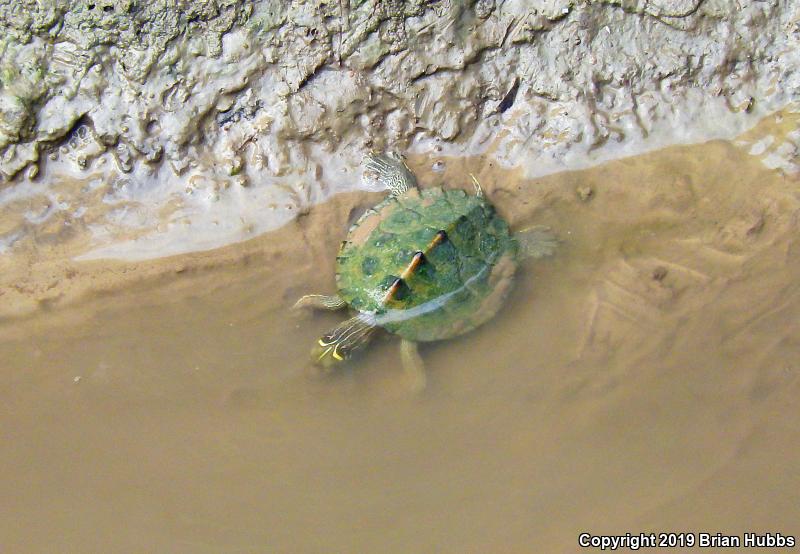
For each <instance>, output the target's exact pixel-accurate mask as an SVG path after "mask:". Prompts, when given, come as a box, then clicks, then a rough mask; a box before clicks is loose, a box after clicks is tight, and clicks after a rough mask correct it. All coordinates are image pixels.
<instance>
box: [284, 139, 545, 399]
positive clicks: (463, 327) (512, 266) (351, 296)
mask: <svg viewBox="0 0 800 554" xmlns="http://www.w3.org/2000/svg"><path fill="white" fill-rule="evenodd" d="M364 165H365V169H366V170H368V171H370V172H372V173H374V174H375V176H376V178H377V181H378V183H379V184H380V185H382V186H383V187H384V188H386V189H388V190H389V191H390V193H389V195H388V196H387V197H386V198H385V199H384V200H383V201H381V202H380V203H378V204H377V205H376V206H374V207H373V208H371V209H369V210H367V211H366V212H365V213H364V214H363V215H362V216H361V217H360V218H359V219H358V220H357V221H356V222H355V223H354V224H353V225H352V226H351V227H350V230H349V231H348V234H347V238H346V239H345V240H344V241H342V243H341V246H340V248H339V253H338V255H337V257H336V285H337V289H338V292H337V294H335V295H323V294H308V295H305V296H303V297H301V298H300V299H299V300H298V301H297V303H296V304H295V307H296V308H314V309H323V310H342V309H345V308H349V309H350V310H352V311H353V312H354V315H353V316H352V317H351V318H349V319H347V320H346V321H344V322H343V323H341V324H340V325H338V326H337V327H336V328H334V329H333V330H332V331H330V332H328V333H326V334H325V335H323V336H322V337H321V338H320V339H319V340H318V341H317V343H316V344H315V345H314V347H313V349H312V352H311V357H312V361H313V362H314V363H315V365H318V366H322V368H324V369H325V370H328V371H330V370H331V369H332V368H334V367H336V366H339V365H342V364H343V363H344V362H346V361H347V360H349V359H350V358H351V357H352V356H353V355H354V354H355V353H356V352H358V351H359V350H361V349H362V348H363V347H364V346H366V345H367V343H368V342H369V341H370V339H371V338H372V336H373V334H374V332H375V331H377V330H378V329H381V328H382V329H384V330H386V331H388V332H389V333H392V334H395V335H398V336H399V337H400V339H401V343H400V353H401V359H402V362H403V367H404V368H405V370H406V371H407V372H408V373H409V374H410V376H411V379H412V383H414V386H415V388H422V387H423V386H424V384H425V373H424V368H423V363H422V359H421V357H420V355H419V352H418V347H417V345H418V343H421V342H431V341H438V340H443V339H449V338H453V337H456V336H459V335H463V334H465V333H468V332H470V331H472V330H473V329H475V328H477V327H479V326H480V325H482V324H483V323H485V322H487V321H489V320H490V319H491V318H492V317H494V316H495V314H496V313H497V312H498V311H499V310H500V308H501V306H502V305H503V303H504V301H505V299H506V297H507V295H508V293H509V291H510V290H511V287H512V284H513V280H514V275H515V272H516V269H517V266H518V264H519V262H520V260H521V259H523V258H526V257H534V258H540V257H544V256H547V255H550V254H552V253H553V252H554V250H555V247H556V245H557V239H556V238H555V236H554V235H553V234H552V233H551V232H550V230H549V229H547V228H545V227H534V228H531V229H528V230H527V231H523V232H519V233H516V234H512V233H511V231H510V229H509V225H508V223H507V222H506V220H505V219H503V217H501V216H500V215H499V214H498V213H497V211H496V210H495V208H494V207H493V206H492V204H491V203H490V202H489V201H488V200H487V198H486V196H485V195H484V194H483V190H482V188H481V186H480V184H479V183H478V180H477V179H476V178H475V177H474V176H472V179H473V185H474V189H475V192H474V194H469V193H467V192H465V191H464V190H462V189H461V188H443V187H432V188H425V189H421V188H420V187H419V186H418V185H417V179H416V177H415V176H414V174H413V173H412V171H411V170H410V169H409V168H408V166H407V165H406V164H405V162H404V160H403V158H402V156H399V155H397V154H394V153H384V154H370V155H368V156H367V158H366V163H365V164H364Z"/></svg>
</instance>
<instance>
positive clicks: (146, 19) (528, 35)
mask: <svg viewBox="0 0 800 554" xmlns="http://www.w3.org/2000/svg"><path fill="white" fill-rule="evenodd" d="M798 9H799V5H798V4H797V3H796V2H790V1H779V2H733V1H725V0H707V1H700V0H695V1H688V0H673V1H668V0H659V1H638V0H637V1H628V0H625V1H622V0H618V1H602V2H582V1H574V0H539V1H535V2H530V1H521V0H506V1H499V0H498V1H495V0H478V1H475V2H455V1H439V2H433V1H424V0H415V1H408V2H402V3H390V2H383V1H377V0H368V1H355V0H341V1H337V2H278V1H248V2H234V1H231V0H213V1H212V0H208V1H194V2H181V3H179V5H173V4H172V3H169V2H165V1H161V0H159V1H154V2H148V3H143V2H140V1H138V0H98V1H94V0H92V1H90V0H85V1H83V0H81V1H77V0H76V1H73V2H64V3H58V2H32V1H25V2H19V1H18V0H3V1H0V30H2V31H3V32H2V33H0V36H3V37H4V38H3V39H2V40H1V41H0V84H2V87H0V114H1V115H2V117H0V175H2V177H0V179H1V180H0V207H2V209H4V210H11V211H14V210H15V209H16V208H15V207H14V206H13V205H11V204H13V202H14V201H15V200H17V199H26V200H27V199H30V198H34V197H37V196H41V195H45V196H47V200H46V201H47V202H49V203H50V204H51V206H52V208H51V210H50V211H49V212H48V214H50V215H55V216H56V217H68V218H70V220H74V224H75V225H73V227H72V229H71V233H73V234H80V235H81V236H83V237H85V238H86V245H85V247H84V248H83V250H82V252H81V254H83V255H84V256H85V257H87V258H99V257H122V258H127V259H147V258H154V257H158V256H164V255H170V254H175V253H181V252H187V251H195V250H204V249H208V248H213V247H218V246H223V245H225V244H230V243H233V242H237V241H242V240H246V239H249V238H252V237H253V236H256V235H258V234H259V233H261V232H264V231H267V230H271V229H275V228H277V227H279V226H280V225H282V224H284V223H286V222H287V221H289V220H291V219H292V218H294V217H296V215H297V214H298V213H304V212H306V211H307V210H308V209H309V208H310V207H311V206H313V205H315V204H317V203H319V202H321V201H324V200H326V199H328V198H330V197H331V196H332V195H334V194H335V193H338V192H343V191H352V190H357V189H360V188H363V184H362V183H361V181H360V172H359V170H358V168H359V166H360V162H361V160H362V158H363V156H364V154H365V152H367V151H368V150H369V149H372V148H375V149H385V148H393V149H397V150H399V151H403V152H405V151H411V152H416V153H418V154H428V155H430V154H431V153H437V154H442V155H449V156H456V155H478V154H481V155H485V156H488V157H491V158H492V159H493V160H495V161H496V162H497V163H499V164H501V165H503V166H504V167H506V168H513V167H523V168H524V169H525V171H526V174H527V175H528V176H531V177H533V176H538V175H544V174H548V173H551V172H554V171H559V170H563V169H575V168H581V167H587V166H591V165H593V164H596V163H599V162H602V161H603V160H607V159H611V158H615V157H619V156H623V155H630V154H633V153H637V152H642V151H646V150H651V149H654V148H658V147H662V146H664V145H667V144H673V143H685V142H693V141H702V140H707V139H709V138H721V137H727V138H730V137H732V136H735V135H736V134H738V133H740V132H742V131H744V130H745V129H747V128H748V127H750V126H752V125H753V124H755V123H756V122H757V121H758V120H760V118H762V117H764V116H765V115H767V114H768V113H770V112H772V111H773V110H776V109H779V108H782V107H783V106H784V105H785V104H786V103H787V102H790V101H793V100H797V91H798V85H800V81H799V80H798V79H800V77H799V75H800V74H798V72H797V68H798V52H800V45H799V44H798V37H799V36H800V35H798V19H799V18H800V15H799V12H798ZM792 145H793V147H794V151H793V152H786V153H785V155H784V157H783V163H784V164H786V165H787V166H791V167H792V168H794V170H796V169H797V160H796V148H797V137H796V136H795V137H792ZM78 181H80V182H81V183H82V186H79V187H75V189H74V190H66V191H65V190H63V189H64V187H59V184H60V183H63V182H78ZM105 189H110V191H111V193H110V194H98V193H97V191H98V190H105ZM36 201H37V202H38V201H40V200H36ZM15 213H16V212H15ZM46 220H47V218H44V219H42V221H40V222H38V223H36V222H30V221H29V222H28V223H31V224H32V225H33V226H34V227H36V225H41V226H46V225H47V222H46ZM47 221H49V220H47ZM26 225H27V224H26ZM29 227H30V225H28V226H23V227H15V228H12V229H8V230H4V231H5V232H4V233H3V234H0V249H2V250H0V251H3V252H8V251H9V246H13V244H14V243H15V242H16V241H17V239H18V238H19V237H21V236H25V235H27V234H29V233H31V232H35V230H31V229H30V228H29ZM11 250H13V248H12V249H11Z"/></svg>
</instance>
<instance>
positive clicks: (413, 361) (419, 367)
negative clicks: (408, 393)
mask: <svg viewBox="0 0 800 554" xmlns="http://www.w3.org/2000/svg"><path fill="white" fill-rule="evenodd" d="M400 359H401V360H402V361H403V371H404V372H405V374H406V379H408V382H409V385H410V388H411V390H413V391H414V392H421V391H422V390H424V389H425V386H426V385H427V384H428V377H427V376H426V375H425V364H424V363H423V361H422V358H421V357H420V355H419V349H418V348H417V343H416V342H413V341H410V340H406V339H402V341H401V342H400Z"/></svg>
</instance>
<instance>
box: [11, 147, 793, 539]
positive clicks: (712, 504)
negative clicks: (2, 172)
mask: <svg viewBox="0 0 800 554" xmlns="http://www.w3.org/2000/svg"><path fill="white" fill-rule="evenodd" d="M745 142H747V141H745ZM743 144H744V143H743ZM748 144H749V143H748ZM437 161H443V162H444V170H443V171H439V169H441V165H440V164H436V165H435V167H436V169H437V170H436V171H432V170H431V168H432V167H434V164H435V162H437ZM409 163H410V165H411V166H412V167H413V168H414V169H415V170H417V171H418V174H419V176H420V181H421V182H422V183H423V184H428V185H434V184H439V183H440V182H448V183H463V184H464V186H465V188H469V182H470V181H469V178H468V177H467V174H468V173H469V172H472V173H474V174H475V175H476V176H477V177H478V178H479V179H480V181H481V182H482V184H483V186H484V189H485V190H486V193H487V196H488V197H489V198H490V199H491V200H492V201H493V202H494V203H495V204H496V205H497V207H498V210H499V211H500V212H501V213H502V214H504V215H506V216H507V217H508V219H509V221H510V222H511V223H512V225H513V226H515V227H516V228H521V227H524V226H526V225H529V224H543V225H548V226H550V227H552V228H553V230H554V231H555V232H556V233H557V234H558V235H559V236H560V238H561V240H562V245H561V247H560V249H559V251H558V253H557V255H556V256H555V257H553V258H551V259H548V260H545V261H542V262H531V263H528V262H526V263H525V264H524V265H523V266H522V268H521V269H520V272H519V274H518V282H517V286H516V288H515V289H514V291H513V293H512V295H511V298H510V300H509V302H508V304H507V306H506V307H505V308H504V309H503V310H502V311H501V312H500V314H499V315H498V316H497V317H496V318H495V319H494V320H493V321H492V322H491V323H490V324H488V325H487V326H485V327H483V328H481V329H479V330H477V331H476V332H473V333H471V334H469V335H467V336H465V337H462V338H459V339H455V340H451V341H446V342H443V343H437V344H433V345H426V346H424V347H423V348H422V349H421V353H422V356H423V358H424V359H425V362H426V365H427V369H428V375H429V380H428V387H427V389H426V390H425V391H424V392H423V393H422V394H419V395H415V394H413V393H411V392H410V390H409V384H408V383H407V382H405V380H404V379H405V377H404V374H403V372H402V369H401V367H400V361H399V356H398V344H397V342H396V341H393V340H391V338H389V337H384V338H383V339H381V340H378V341H376V343H375V344H374V345H373V347H372V348H370V350H369V352H367V353H366V354H365V355H364V356H363V357H362V358H361V359H360V360H359V361H358V363H356V364H355V365H354V367H353V368H352V369H350V370H346V371H343V372H341V373H339V374H336V375H333V376H330V377H319V376H317V375H316V374H315V373H314V372H313V371H312V370H311V369H310V368H309V364H308V351H309V349H310V346H311V345H312V343H313V341H314V340H315V339H316V338H317V337H318V336H319V335H320V334H321V333H322V332H323V331H325V330H327V329H328V328H329V327H332V326H333V325H335V323H336V322H338V321H340V320H341V317H342V316H341V315H340V314H322V315H313V316H298V315H293V314H291V313H290V311H289V307H290V306H291V304H292V302H293V301H294V300H295V299H296V298H297V297H298V296H300V295H301V294H305V293H312V292H332V291H333V257H334V253H335V250H336V247H337V245H338V242H339V241H340V240H341V239H342V238H343V236H344V233H345V229H346V228H347V223H348V221H350V220H352V219H353V218H354V217H355V216H356V215H357V213H358V212H359V210H362V209H363V208H364V207H366V206H368V205H370V204H372V203H374V202H375V201H376V200H377V199H378V198H380V197H381V195H380V194H347V195H340V196H337V197H336V198H335V199H334V200H333V201H332V202H329V203H327V204H324V205H320V206H317V207H315V208H314V209H312V210H311V212H310V213H309V214H307V215H305V216H303V217H301V218H300V219H299V220H298V221H296V222H293V223H290V224H289V225H287V226H286V227H284V228H282V229H280V230H279V231H276V232H274V233H270V234H268V235H264V236H262V237H259V238H257V239H254V240H252V241H250V242H249V243H246V244H245V245H238V246H231V247H228V248H226V249H223V250H221V251H216V252H212V253H209V254H206V255H202V256H195V257H191V256H190V257H178V258H172V259H168V260H164V261H162V262H159V263H161V264H162V265H161V266H157V267H160V268H161V270H160V271H156V270H153V269H152V267H151V268H150V269H148V270H147V271H142V272H141V274H142V275H146V278H145V277H143V278H141V279H139V280H137V281H136V282H132V283H129V284H128V285H126V286H124V287H109V288H107V289H106V290H105V291H104V292H94V293H91V294H89V295H88V296H85V297H84V298H83V299H82V300H80V301H78V302H72V303H69V304H67V305H65V306H62V305H52V304H51V303H48V302H40V303H39V307H38V308H37V309H36V311H35V312H33V313H32V314H31V315H28V316H25V317H11V316H9V317H6V318H5V319H3V320H0V350H1V351H2V352H3V368H2V372H0V406H2V407H0V430H1V431H0V433H2V436H1V437H0V438H1V439H2V444H3V445H4V446H3V448H2V450H1V451H0V497H2V498H3V499H4V501H3V503H2V507H1V508H0V537H2V538H3V540H2V543H3V545H4V549H7V550H8V551H12V552H41V551H54V550H56V551H114V552H141V551H169V552H192V553H196V552H263V551H287V552H331V551H336V552H342V551H348V552H364V551H367V552H375V551H378V552H415V551H417V552H418V551H440V552H464V551H472V552H489V551H491V552H570V551H577V550H578V547H577V537H578V534H579V532H582V531H588V532H592V533H595V534H601V533H625V532H634V533H638V532H639V531H643V532H651V531H653V532H658V531H708V532H712V533H714V532H717V531H721V532H725V533H732V534H739V535H740V534H741V533H744V532H746V531H760V532H767V531H771V532H773V533H774V532H776V531H780V532H782V533H783V534H784V535H785V534H792V535H794V536H798V535H800V527H798V526H797V525H798V523H797V522H798V521H800V518H799V517H798V516H800V509H798V506H800V473H798V472H797V467H798V464H799V463H800V447H798V446H797V445H798V444H800V431H799V430H798V427H797V418H798V416H800V410H799V409H798V408H799V407H800V400H798V399H799V398H800V364H798V361H797V360H798V359H800V358H799V357H798V354H800V323H798V322H800V317H799V316H800V280H799V279H798V277H800V243H799V240H800V239H798V233H797V228H798V214H800V194H798V192H799V188H800V181H798V179H797V177H796V176H791V175H788V176H787V174H784V173H782V172H781V171H779V170H774V169H768V168H767V167H765V165H764V164H762V163H761V160H760V159H759V158H758V157H757V156H751V155H748V154H747V148H746V146H744V145H738V146H737V145H736V144H734V143H730V142H722V141H715V142H711V143H707V144H704V145H699V146H691V147H674V148H668V149H665V150H662V151H659V152H654V153H651V154H647V155H643V156H638V157H635V158H628V159H624V160H619V161H615V162H611V163H608V164H605V165H603V166H600V167H596V168H593V169H589V170H585V171H578V172H569V173H561V174H558V175H551V176H548V177H545V178H540V179H536V180H534V181H530V182H528V181H524V180H523V179H522V178H521V177H520V176H519V174H517V173H514V172H507V171H500V170H498V169H497V168H495V167H493V166H492V164H491V163H489V162H485V161H483V160H481V159H466V160H451V159H443V160H439V159H438V158H423V157H415V158H412V159H411V160H410V161H409ZM91 267H93V268H95V269H96V268H97V266H91ZM154 267H156V266H154ZM136 270H137V267H136V266H131V269H130V271H131V272H135V271H136ZM120 271H121V272H122V273H124V272H125V271H127V269H122V270H120ZM79 278H82V277H80V275H79ZM62 285H63V284H62V283H61V282H60V280H59V279H56V283H55V284H54V285H53V286H54V287H56V288H58V287H59V286H62Z"/></svg>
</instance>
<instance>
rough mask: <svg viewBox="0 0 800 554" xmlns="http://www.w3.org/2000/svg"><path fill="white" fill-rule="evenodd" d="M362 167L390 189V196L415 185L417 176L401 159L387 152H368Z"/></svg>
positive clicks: (403, 191)
mask: <svg viewBox="0 0 800 554" xmlns="http://www.w3.org/2000/svg"><path fill="white" fill-rule="evenodd" d="M364 167H365V168H366V169H367V170H368V171H371V172H373V173H375V175H376V177H377V180H378V183H380V184H381V185H383V186H384V187H386V188H387V189H389V190H390V191H392V196H400V195H401V194H404V193H405V192H406V191H408V190H409V189H411V188H414V187H416V186H417V178H416V177H414V174H413V173H411V170H410V169H408V166H407V165H406V164H405V162H404V161H403V160H402V159H398V158H395V157H393V156H390V155H388V154H370V155H368V156H367V159H366V162H365V164H364Z"/></svg>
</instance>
